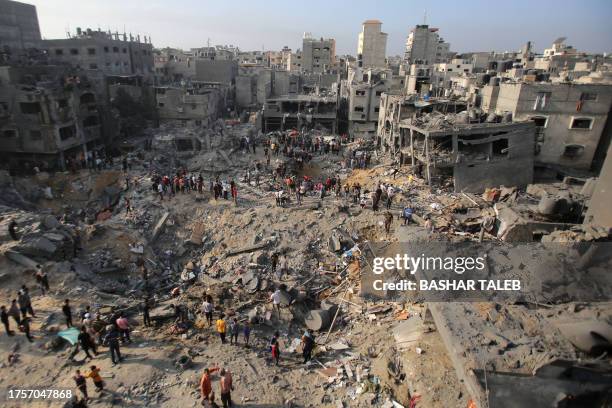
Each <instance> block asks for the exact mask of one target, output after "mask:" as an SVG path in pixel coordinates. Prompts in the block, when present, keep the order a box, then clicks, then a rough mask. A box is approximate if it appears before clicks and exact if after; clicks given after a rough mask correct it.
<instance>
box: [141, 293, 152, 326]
mask: <svg viewBox="0 0 612 408" xmlns="http://www.w3.org/2000/svg"><path fill="white" fill-rule="evenodd" d="M149 302H150V300H149V297H148V296H147V297H145V298H144V300H143V301H142V322H143V324H144V325H145V327H149V326H151V317H150V316H149V308H150V305H149Z"/></svg>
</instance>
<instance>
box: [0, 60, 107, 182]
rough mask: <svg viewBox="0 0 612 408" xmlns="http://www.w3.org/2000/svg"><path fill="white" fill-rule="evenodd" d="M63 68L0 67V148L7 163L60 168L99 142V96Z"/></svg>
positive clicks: (81, 156)
mask: <svg viewBox="0 0 612 408" xmlns="http://www.w3.org/2000/svg"><path fill="white" fill-rule="evenodd" d="M98 99H99V96H98V95H97V94H96V91H95V90H94V88H93V86H92V85H91V83H90V82H89V81H88V80H87V78H86V77H79V76H73V75H69V74H68V73H67V72H66V70H65V69H64V68H63V67H52V66H32V67H11V66H5V67H0V136H1V140H0V151H1V154H2V158H3V159H2V161H3V163H4V164H5V165H8V167H9V168H19V167H22V168H29V169H30V170H31V169H32V168H33V167H34V166H37V167H39V168H41V169H47V168H62V169H65V168H66V165H67V164H68V162H69V161H71V160H75V161H76V160H78V161H80V160H82V158H83V157H86V156H87V153H88V151H90V150H94V149H96V148H97V147H98V146H99V145H100V144H101V143H102V140H101V136H102V131H101V119H100V113H99V106H98V103H99V101H98Z"/></svg>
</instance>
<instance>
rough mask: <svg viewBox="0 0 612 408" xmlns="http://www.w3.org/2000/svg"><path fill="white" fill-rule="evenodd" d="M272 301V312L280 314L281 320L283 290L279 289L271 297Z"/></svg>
mask: <svg viewBox="0 0 612 408" xmlns="http://www.w3.org/2000/svg"><path fill="white" fill-rule="evenodd" d="M270 301H272V310H273V311H276V312H277V313H278V319H279V320H280V317H281V311H280V303H281V288H280V287H279V288H278V289H276V290H275V291H274V293H272V294H271V295H270Z"/></svg>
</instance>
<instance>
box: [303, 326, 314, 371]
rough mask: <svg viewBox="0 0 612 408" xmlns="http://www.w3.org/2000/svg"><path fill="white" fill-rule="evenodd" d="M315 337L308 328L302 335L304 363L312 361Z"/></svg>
mask: <svg viewBox="0 0 612 408" xmlns="http://www.w3.org/2000/svg"><path fill="white" fill-rule="evenodd" d="M314 345H315V342H314V337H313V335H312V334H311V333H310V332H309V331H308V330H306V331H305V332H304V335H303V336H302V356H303V357H304V364H306V363H307V362H309V361H310V359H311V358H312V350H313V349H314Z"/></svg>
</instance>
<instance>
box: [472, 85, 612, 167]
mask: <svg viewBox="0 0 612 408" xmlns="http://www.w3.org/2000/svg"><path fill="white" fill-rule="evenodd" d="M610 106H612V84H577V83H550V82H537V83H527V82H510V83H501V84H499V85H486V86H484V87H483V88H482V109H483V110H484V111H485V112H487V113H497V114H504V113H506V112H509V113H511V114H512V118H513V120H532V121H534V122H535V124H536V128H537V139H536V152H535V153H536V156H535V160H536V162H537V163H539V164H541V165H554V166H561V167H567V168H573V169H583V170H588V169H589V168H590V167H591V163H592V161H593V158H594V155H595V151H596V150H597V148H598V146H599V143H600V140H602V135H603V132H604V129H605V127H606V123H607V121H608V115H609V112H610Z"/></svg>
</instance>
